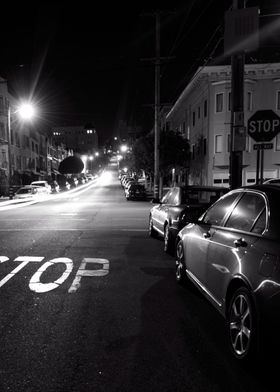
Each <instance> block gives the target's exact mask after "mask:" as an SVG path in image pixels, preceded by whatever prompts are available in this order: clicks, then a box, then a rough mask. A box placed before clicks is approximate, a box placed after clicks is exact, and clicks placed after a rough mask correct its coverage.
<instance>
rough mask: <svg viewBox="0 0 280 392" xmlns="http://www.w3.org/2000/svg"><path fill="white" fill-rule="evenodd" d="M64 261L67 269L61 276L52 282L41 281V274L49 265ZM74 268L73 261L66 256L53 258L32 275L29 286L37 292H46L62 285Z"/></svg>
mask: <svg viewBox="0 0 280 392" xmlns="http://www.w3.org/2000/svg"><path fill="white" fill-rule="evenodd" d="M59 263H64V264H65V265H66V269H65V271H64V272H63V274H62V275H61V277H60V278H58V279H57V280H55V281H54V282H52V283H42V282H40V278H41V275H42V273H43V272H44V271H46V270H47V269H48V268H49V267H51V266H53V265H54V264H59ZM72 269H73V261H72V260H71V259H68V258H66V257H59V258H57V259H52V260H50V261H47V262H46V263H45V264H43V265H42V266H41V267H40V268H39V269H38V271H37V272H35V274H34V275H33V276H32V277H31V279H30V282H29V288H30V290H31V291H35V293H46V292H47V291H51V290H54V289H56V288H57V287H58V286H60V285H61V284H62V283H63V282H64V281H65V280H66V279H67V278H68V276H69V275H70V274H71V272H72Z"/></svg>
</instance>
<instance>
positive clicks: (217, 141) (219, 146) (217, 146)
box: [215, 135, 223, 153]
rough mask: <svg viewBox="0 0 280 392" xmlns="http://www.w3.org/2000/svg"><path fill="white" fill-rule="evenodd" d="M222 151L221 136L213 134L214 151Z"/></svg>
mask: <svg viewBox="0 0 280 392" xmlns="http://www.w3.org/2000/svg"><path fill="white" fill-rule="evenodd" d="M222 151H223V136H222V135H215V153H220V152H222Z"/></svg>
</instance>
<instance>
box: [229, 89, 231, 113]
mask: <svg viewBox="0 0 280 392" xmlns="http://www.w3.org/2000/svg"><path fill="white" fill-rule="evenodd" d="M228 111H229V112H230V111H231V91H229V93H228Z"/></svg>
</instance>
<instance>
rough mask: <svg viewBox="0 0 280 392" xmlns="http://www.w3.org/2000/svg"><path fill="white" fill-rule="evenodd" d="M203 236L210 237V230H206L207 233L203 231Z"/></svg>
mask: <svg viewBox="0 0 280 392" xmlns="http://www.w3.org/2000/svg"><path fill="white" fill-rule="evenodd" d="M203 237H204V238H209V237H211V234H210V231H206V232H205V233H203Z"/></svg>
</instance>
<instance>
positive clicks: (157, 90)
mask: <svg viewBox="0 0 280 392" xmlns="http://www.w3.org/2000/svg"><path fill="white" fill-rule="evenodd" d="M159 111H160V13H159V12H158V11H157V12H156V59H155V145H154V154H155V160H154V198H156V199H158V198H159V143H160V125H159Z"/></svg>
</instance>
